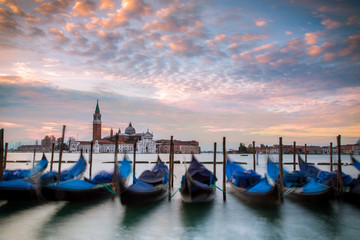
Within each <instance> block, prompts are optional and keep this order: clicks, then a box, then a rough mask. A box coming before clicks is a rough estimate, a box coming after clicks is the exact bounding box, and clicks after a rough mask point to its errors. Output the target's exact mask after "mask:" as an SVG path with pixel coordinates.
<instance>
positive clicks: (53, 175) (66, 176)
mask: <svg viewBox="0 0 360 240" xmlns="http://www.w3.org/2000/svg"><path fill="white" fill-rule="evenodd" d="M85 169H86V161H85V159H84V157H83V155H80V158H79V160H78V161H77V162H76V163H75V164H74V166H72V167H71V168H69V169H66V170H64V171H61V174H60V181H61V182H62V181H68V180H71V179H73V178H78V177H80V176H81V174H82V173H83V172H84V171H85ZM57 177H58V173H57V172H55V171H50V172H47V173H45V174H43V175H42V176H41V178H40V180H41V184H48V183H53V182H56V181H57Z"/></svg>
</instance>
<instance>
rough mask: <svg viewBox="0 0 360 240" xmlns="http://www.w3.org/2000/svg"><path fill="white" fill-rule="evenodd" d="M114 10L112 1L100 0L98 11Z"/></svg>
mask: <svg viewBox="0 0 360 240" xmlns="http://www.w3.org/2000/svg"><path fill="white" fill-rule="evenodd" d="M114 8H115V3H114V2H113V1H112V0H101V2H100V9H109V10H113V9H114Z"/></svg>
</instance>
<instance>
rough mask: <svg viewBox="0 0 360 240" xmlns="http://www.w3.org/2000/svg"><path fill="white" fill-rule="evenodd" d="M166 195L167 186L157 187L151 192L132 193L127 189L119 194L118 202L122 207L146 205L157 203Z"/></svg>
mask: <svg viewBox="0 0 360 240" xmlns="http://www.w3.org/2000/svg"><path fill="white" fill-rule="evenodd" d="M166 195H167V185H160V186H157V187H156V188H155V189H154V190H152V191H146V192H143V191H134V190H131V189H129V188H127V189H125V190H123V191H122V192H121V193H120V201H121V203H122V204H124V205H146V204H151V203H155V202H158V201H160V200H162V199H164V198H165V197H166Z"/></svg>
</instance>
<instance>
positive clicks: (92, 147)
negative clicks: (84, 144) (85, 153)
mask: <svg viewBox="0 0 360 240" xmlns="http://www.w3.org/2000/svg"><path fill="white" fill-rule="evenodd" d="M93 151H94V142H93V141H91V143H90V157H89V179H91V174H92V164H93Z"/></svg>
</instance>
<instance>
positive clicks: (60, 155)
mask: <svg viewBox="0 0 360 240" xmlns="http://www.w3.org/2000/svg"><path fill="white" fill-rule="evenodd" d="M64 137H65V125H64V126H63V130H62V135H61V143H60V152H59V168H58V176H57V183H59V182H60V175H61V160H62V153H63V145H64Z"/></svg>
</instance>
